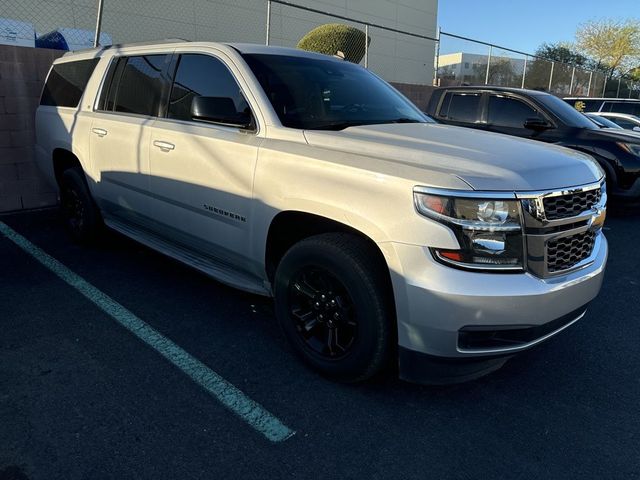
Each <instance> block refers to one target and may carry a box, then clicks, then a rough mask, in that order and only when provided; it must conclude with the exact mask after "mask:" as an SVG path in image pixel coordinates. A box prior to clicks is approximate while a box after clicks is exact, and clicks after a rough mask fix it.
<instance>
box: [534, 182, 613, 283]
mask: <svg viewBox="0 0 640 480" xmlns="http://www.w3.org/2000/svg"><path fill="white" fill-rule="evenodd" d="M606 198H607V197H606V190H605V186H604V184H603V182H600V183H599V184H598V185H597V186H596V185H588V186H585V187H582V188H574V189H571V190H569V191H566V190H565V191H548V192H540V193H538V194H536V195H532V196H529V197H524V196H523V201H522V211H523V214H524V224H525V230H524V233H525V242H526V250H527V259H526V262H527V270H528V271H529V272H531V273H532V274H534V275H536V276H538V277H540V278H546V277H550V276H554V275H561V274H564V273H566V272H569V271H571V270H573V269H575V268H578V267H579V266H580V265H582V264H584V263H585V262H587V261H588V260H589V259H590V258H591V256H592V255H593V253H594V250H595V247H596V244H597V242H598V237H599V235H600V228H599V225H596V226H595V227H593V228H592V227H591V224H592V221H593V219H594V218H595V217H596V216H597V215H600V214H601V209H603V208H606Z"/></svg>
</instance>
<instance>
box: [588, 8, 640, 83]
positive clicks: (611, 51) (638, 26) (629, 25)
mask: <svg viewBox="0 0 640 480" xmlns="http://www.w3.org/2000/svg"><path fill="white" fill-rule="evenodd" d="M576 40H577V46H578V48H579V49H580V50H581V51H582V52H584V54H585V55H586V56H589V57H592V58H593V59H594V60H595V62H596V67H600V68H601V67H604V68H605V69H606V71H607V75H608V77H609V78H611V77H612V76H613V75H614V73H616V71H617V72H618V73H622V72H624V71H627V70H629V69H630V68H631V67H632V66H633V64H634V63H635V64H637V60H638V58H639V57H640V22H639V21H638V20H625V21H620V20H611V19H609V20H600V21H595V20H593V21H590V22H587V23H584V24H582V25H580V27H579V28H578V31H577V32H576Z"/></svg>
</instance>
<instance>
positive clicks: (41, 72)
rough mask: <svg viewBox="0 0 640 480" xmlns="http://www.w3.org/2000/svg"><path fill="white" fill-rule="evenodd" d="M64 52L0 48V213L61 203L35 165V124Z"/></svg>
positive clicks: (9, 47) (9, 46)
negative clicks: (46, 83) (44, 89)
mask: <svg viewBox="0 0 640 480" xmlns="http://www.w3.org/2000/svg"><path fill="white" fill-rule="evenodd" d="M63 53H64V52H61V51H59V50H48V49H43V48H28V47H14V46H11V45H0V212H9V211H13V210H22V209H29V208H39V207H46V206H49V205H54V204H55V203H56V201H57V198H56V192H54V191H53V190H52V189H51V187H49V186H48V184H47V183H46V182H45V180H44V178H43V177H42V175H41V174H40V172H39V171H38V169H37V168H36V165H35V163H34V144H35V125H34V122H35V111H36V108H37V107H38V103H39V102H40V92H41V91H42V85H43V84H44V80H45V78H46V76H47V72H48V71H49V67H50V66H51V62H53V60H54V59H56V58H57V57H59V56H61V55H62V54H63Z"/></svg>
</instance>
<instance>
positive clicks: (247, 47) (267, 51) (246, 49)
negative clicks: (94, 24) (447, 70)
mask: <svg viewBox="0 0 640 480" xmlns="http://www.w3.org/2000/svg"><path fill="white" fill-rule="evenodd" d="M183 43H189V44H192V45H194V46H198V45H217V46H226V47H230V48H233V49H234V50H236V51H238V52H240V53H247V54H252V53H254V54H263V55H286V56H290V57H303V58H320V59H323V60H327V59H331V58H334V57H332V56H330V55H324V54H321V53H316V52H307V51H305V50H300V49H297V48H287V47H276V46H271V45H262V44H254V43H224V42H190V41H189V40H184V39H181V38H168V39H165V40H155V41H150V42H136V43H120V44H115V45H108V46H104V47H103V46H101V47H97V48H88V49H84V50H75V51H70V52H66V53H65V54H64V55H63V56H62V57H61V58H64V57H75V56H76V55H80V56H83V57H84V56H85V55H86V54H93V55H94V56H95V55H99V54H101V53H102V52H107V51H109V50H112V49H118V48H128V47H156V46H162V45H166V46H167V47H170V46H171V44H183ZM336 61H342V60H340V59H338V58H336Z"/></svg>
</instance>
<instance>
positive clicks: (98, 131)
mask: <svg viewBox="0 0 640 480" xmlns="http://www.w3.org/2000/svg"><path fill="white" fill-rule="evenodd" d="M91 131H92V132H93V133H95V134H96V135H98V136H99V137H104V136H105V135H106V134H107V131H106V130H105V129H104V128H92V129H91Z"/></svg>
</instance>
